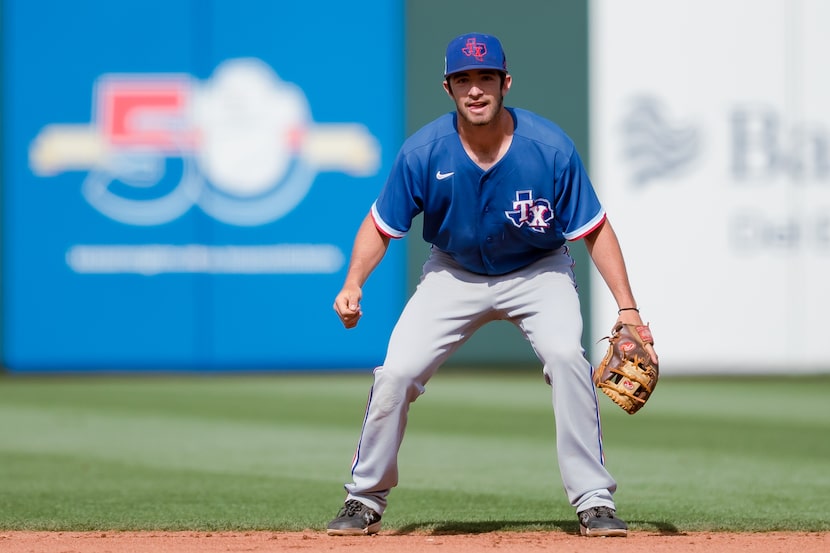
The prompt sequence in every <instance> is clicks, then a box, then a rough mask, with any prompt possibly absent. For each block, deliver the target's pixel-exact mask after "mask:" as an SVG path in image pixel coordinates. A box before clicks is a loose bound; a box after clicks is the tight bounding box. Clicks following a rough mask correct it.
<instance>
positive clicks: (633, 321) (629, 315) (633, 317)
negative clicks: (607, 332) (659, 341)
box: [617, 310, 660, 365]
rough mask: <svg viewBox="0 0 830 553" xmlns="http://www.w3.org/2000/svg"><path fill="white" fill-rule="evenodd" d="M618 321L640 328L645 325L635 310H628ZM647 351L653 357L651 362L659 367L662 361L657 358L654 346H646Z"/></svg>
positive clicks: (622, 313)
mask: <svg viewBox="0 0 830 553" xmlns="http://www.w3.org/2000/svg"><path fill="white" fill-rule="evenodd" d="M617 320H618V321H619V322H621V323H624V324H629V325H637V326H639V325H642V324H643V320H642V319H641V318H640V314H639V313H638V312H637V311H634V310H627V311H623V312H621V313H620V316H619V317H618V318H617ZM645 349H646V351H647V352H648V354H649V355H650V356H651V360H652V361H653V362H654V364H655V365H659V364H660V359H659V358H658V357H657V352H656V351H655V349H654V346H652V345H651V344H646V345H645Z"/></svg>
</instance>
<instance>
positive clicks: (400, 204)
mask: <svg viewBox="0 0 830 553" xmlns="http://www.w3.org/2000/svg"><path fill="white" fill-rule="evenodd" d="M507 109H508V112H509V113H510V114H511V115H512V116H513V122H514V124H515V130H514V134H513V141H512V143H511V145H510V148H509V149H508V151H507V153H506V154H505V155H504V157H502V159H501V160H499V161H498V163H496V164H495V165H493V166H492V167H491V168H490V169H488V170H486V171H485V170H483V169H482V168H481V167H479V166H478V165H476V163H475V162H474V161H473V160H472V159H471V158H470V157H469V156H468V155H467V152H466V151H465V150H464V147H463V145H462V144H461V139H460V137H459V136H458V132H457V130H456V118H457V114H456V113H455V112H453V113H448V114H446V115H443V116H442V117H439V118H438V119H436V120H435V121H433V122H432V123H429V124H427V125H426V126H425V127H423V128H422V129H420V130H419V131H418V132H416V133H415V134H413V135H412V136H411V137H410V138H408V139H407V140H406V142H404V144H403V146H402V147H401V150H400V152H399V153H398V156H397V158H396V160H395V163H394V166H393V167H392V171H391V173H390V175H389V178H388V180H387V181H386V184H385V186H384V188H383V190H382V191H381V193H380V195H379V196H378V198H377V200H375V203H374V204H373V205H372V217H373V219H374V222H375V225H376V226H377V228H378V229H379V230H380V231H381V232H383V233H384V234H386V235H387V236H390V237H392V238H401V237H403V236H405V235H406V233H407V232H409V229H410V228H411V226H412V220H413V218H414V217H415V216H416V215H418V214H419V213H423V214H424V221H423V223H424V230H423V237H424V240H426V241H427V242H429V243H431V244H433V245H434V246H435V247H437V248H440V249H441V250H443V251H445V252H447V253H449V254H450V255H451V256H452V257H453V258H454V259H455V260H456V261H457V262H458V263H459V264H460V265H461V266H462V267H464V268H465V269H467V270H469V271H471V272H474V273H478V274H487V275H500V274H505V273H509V272H511V271H514V270H516V269H519V268H521V267H524V266H527V265H529V264H531V263H533V262H534V261H536V260H538V259H540V258H541V257H543V256H545V255H546V254H548V253H550V252H551V251H552V250H556V249H558V248H560V247H561V246H562V245H563V244H564V243H565V241H566V240H577V239H579V238H581V237H583V236H585V235H586V234H589V233H590V232H591V231H592V230H594V229H595V228H597V227H598V226H599V225H600V224H601V223H602V222H603V220H604V219H605V210H604V209H603V207H602V204H601V203H600V201H599V199H598V198H597V195H596V193H595V191H594V188H593V185H592V184H591V181H590V179H589V178H588V174H587V172H586V171H585V167H584V165H583V164H582V160H581V159H580V157H579V154H578V153H577V151H576V148H575V147H574V144H573V141H572V140H571V139H570V138H569V137H568V136H567V135H566V134H565V132H564V131H562V129H561V128H559V126H557V125H556V124H555V123H553V122H551V121H548V120H547V119H544V118H542V117H540V116H538V115H536V114H534V113H532V112H530V111H527V110H522V109H517V108H507Z"/></svg>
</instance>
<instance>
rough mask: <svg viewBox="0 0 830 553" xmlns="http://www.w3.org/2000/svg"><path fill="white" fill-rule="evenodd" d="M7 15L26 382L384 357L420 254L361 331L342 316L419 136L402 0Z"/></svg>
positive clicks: (19, 367)
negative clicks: (392, 182) (408, 106)
mask: <svg viewBox="0 0 830 553" xmlns="http://www.w3.org/2000/svg"><path fill="white" fill-rule="evenodd" d="M2 12H3V14H2V17H3V20H2V26H3V28H2V53H3V60H2V63H3V65H2V67H3V75H2V83H3V91H2V94H3V118H2V134H3V137H4V142H3V151H2V159H3V169H2V171H3V172H2V184H3V204H2V237H3V244H2V248H3V249H2V254H3V257H2V268H3V297H2V310H3V313H2V316H3V336H2V342H3V365H4V366H5V367H6V368H7V370H9V371H11V372H14V373H26V372H36V371H77V370H84V371H86V370H89V371H97V370H106V371H111V370H170V369H173V370H237V369H239V370H260V369H261V370H265V369H267V370H282V369H285V370H293V369H313V368H326V369H329V368H333V369H337V368H357V367H368V366H373V365H374V364H377V363H379V361H380V360H381V359H382V356H383V353H384V349H385V345H386V344H385V337H386V336H388V334H389V332H390V331H391V328H392V326H393V324H394V321H395V319H396V317H397V315H398V313H399V311H400V309H401V308H402V305H403V303H404V301H405V296H406V293H407V284H406V282H405V278H402V276H403V275H405V274H406V263H407V259H406V250H405V247H404V246H405V244H403V243H395V244H393V246H392V247H391V248H390V251H389V253H388V255H387V258H386V259H385V260H384V262H383V263H382V264H381V266H380V267H379V268H378V269H377V271H376V272H375V273H374V274H373V275H372V278H371V279H370V281H369V283H368V284H367V297H366V300H365V301H364V304H363V308H364V311H365V312H367V313H371V317H366V318H365V319H364V320H363V321H362V322H361V324H360V326H359V327H358V328H357V329H355V330H352V331H348V332H346V331H344V329H343V328H342V326H341V325H340V323H339V322H338V320H337V318H336V317H335V316H334V315H333V313H332V311H331V305H332V301H333V298H334V295H335V294H336V292H337V291H338V290H339V288H340V285H341V284H342V281H343V278H344V276H345V271H346V264H347V262H348V257H349V254H350V250H351V244H352V239H353V237H354V233H355V231H356V230H357V228H358V226H359V224H360V222H361V220H362V219H363V217H364V216H365V214H366V213H367V211H368V209H369V207H370V205H371V202H372V200H373V199H374V198H375V196H376V195H377V193H378V191H379V189H380V187H381V186H382V185H383V182H384V180H385V176H386V174H387V172H388V170H389V167H390V166H391V164H392V161H393V159H394V156H395V154H396V152H397V148H398V147H399V146H400V143H401V141H402V139H403V137H404V117H405V110H404V105H403V101H404V90H403V86H404V56H405V48H404V44H405V41H404V37H403V34H404V33H403V31H404V21H403V20H404V5H403V2H402V1H389V0H365V1H364V2H363V3H362V9H360V10H355V9H353V8H352V7H350V4H349V3H343V2H337V1H334V0H321V1H318V2H313V3H303V2H292V3H288V2H285V3H284V2H270V1H267V0H262V1H248V2H237V1H236V0H213V1H210V2H208V1H196V0H194V1H174V2H171V1H169V0H124V1H120V2H112V1H110V0H83V1H79V2H51V1H48V0H3V2H2ZM321 13H325V14H326V17H318V16H319V15H320V14H321ZM344 33H347V38H348V40H344V37H345V35H344ZM379 81H382V82H379ZM369 291H371V293H369ZM378 337H384V339H382V340H380V339H378Z"/></svg>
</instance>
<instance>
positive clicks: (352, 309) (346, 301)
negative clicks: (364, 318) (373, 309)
mask: <svg viewBox="0 0 830 553" xmlns="http://www.w3.org/2000/svg"><path fill="white" fill-rule="evenodd" d="M333 307H334V311H335V313H337V316H338V317H340V321H341V322H342V323H343V326H345V327H346V328H354V327H355V326H356V325H357V321H358V320H359V319H360V317H361V315H362V314H363V313H362V311H361V309H360V301H359V299H357V297H356V295H355V294H354V293H348V292H341V293H340V294H339V295H338V296H337V298H335V300H334V306H333Z"/></svg>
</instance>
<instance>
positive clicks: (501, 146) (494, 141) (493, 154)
mask: <svg viewBox="0 0 830 553" xmlns="http://www.w3.org/2000/svg"><path fill="white" fill-rule="evenodd" d="M458 136H459V138H461V144H462V145H463V146H464V150H465V151H466V152H467V155H468V156H470V159H472V160H473V162H474V163H475V164H476V165H478V166H479V167H481V168H482V169H484V170H485V171H486V170H487V169H489V168H490V167H492V166H493V165H495V164H496V163H498V161H499V160H500V159H501V158H502V157H504V154H506V153H507V150H508V149H510V143H511V142H512V141H513V116H512V115H510V113H509V112H508V111H507V110H506V109H504V108H501V109H500V110H499V113H498V114H497V115H496V116H495V117H494V118H493V120H492V121H491V122H490V123H488V124H486V125H473V124H472V123H470V122H469V121H466V120H464V118H462V117H459V118H458Z"/></svg>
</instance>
